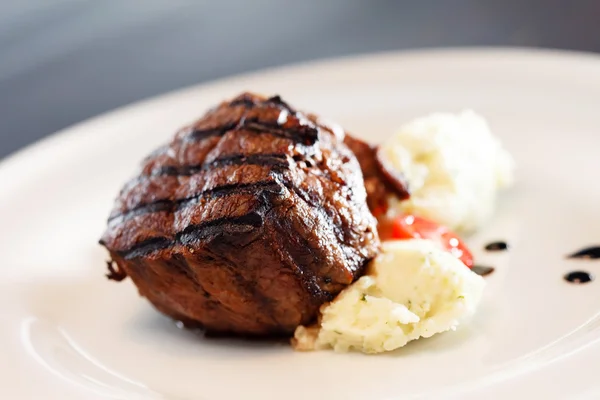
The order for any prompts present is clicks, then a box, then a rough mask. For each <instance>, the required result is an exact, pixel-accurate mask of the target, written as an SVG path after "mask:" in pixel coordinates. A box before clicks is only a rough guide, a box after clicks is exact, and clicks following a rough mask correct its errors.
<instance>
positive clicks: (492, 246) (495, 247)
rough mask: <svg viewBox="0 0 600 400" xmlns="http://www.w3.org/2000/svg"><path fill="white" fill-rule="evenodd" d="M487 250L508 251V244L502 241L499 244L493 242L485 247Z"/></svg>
mask: <svg viewBox="0 0 600 400" xmlns="http://www.w3.org/2000/svg"><path fill="white" fill-rule="evenodd" d="M485 250H486V251H504V250H508V243H506V242H502V241H498V242H491V243H488V244H486V245H485Z"/></svg>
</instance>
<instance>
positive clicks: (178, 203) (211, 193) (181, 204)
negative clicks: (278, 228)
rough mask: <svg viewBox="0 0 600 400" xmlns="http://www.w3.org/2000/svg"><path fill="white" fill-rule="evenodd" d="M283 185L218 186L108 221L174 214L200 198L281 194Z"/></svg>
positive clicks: (153, 203)
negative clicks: (251, 193) (267, 193)
mask: <svg viewBox="0 0 600 400" xmlns="http://www.w3.org/2000/svg"><path fill="white" fill-rule="evenodd" d="M282 190H283V189H282V187H281V184H280V183H279V182H277V181H275V180H267V181H258V182H251V183H232V184H228V185H221V186H217V187H215V188H212V189H208V190H203V191H201V192H198V193H196V194H194V195H193V196H189V197H185V198H183V199H178V200H170V199H164V200H157V201H154V202H152V203H146V204H141V205H139V206H137V207H135V208H132V209H131V210H128V211H126V212H124V213H120V214H116V215H113V216H111V217H110V218H109V219H108V222H109V224H115V223H123V222H125V221H128V220H130V219H131V218H134V217H137V216H140V215H144V214H150V213H155V212H160V211H170V212H174V211H176V210H180V209H183V208H185V207H188V206H190V205H192V204H196V203H197V201H198V200H199V199H200V198H207V197H208V198H214V197H225V196H230V195H234V194H238V193H240V192H253V191H269V192H274V193H277V194H280V193H281V191H282Z"/></svg>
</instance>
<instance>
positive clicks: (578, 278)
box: [564, 271, 594, 284]
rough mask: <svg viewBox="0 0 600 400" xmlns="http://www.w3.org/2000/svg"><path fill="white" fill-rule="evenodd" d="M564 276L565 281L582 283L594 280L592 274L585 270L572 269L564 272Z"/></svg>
mask: <svg viewBox="0 0 600 400" xmlns="http://www.w3.org/2000/svg"><path fill="white" fill-rule="evenodd" d="M564 278H565V280H566V281H567V282H570V283H577V284H582V283H588V282H590V281H592V280H594V275H592V274H590V273H589V272H585V271H573V272H569V273H568V274H566V275H565V276H564Z"/></svg>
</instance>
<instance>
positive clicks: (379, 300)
mask: <svg viewBox="0 0 600 400" xmlns="http://www.w3.org/2000/svg"><path fill="white" fill-rule="evenodd" d="M484 286H485V281H484V280H483V278H481V277H480V276H478V275H476V274H475V273H473V272H472V271H471V270H469V269H468V268H467V267H465V265H464V264H463V263H462V262H460V261H459V260H458V259H457V258H455V257H454V256H453V255H451V254H450V253H448V252H445V251H443V250H440V249H439V248H438V247H436V246H435V245H434V244H433V243H432V242H430V241H427V240H420V239H414V240H401V241H389V242H384V243H383V251H382V253H381V254H380V255H379V256H378V257H377V258H376V259H375V260H374V261H373V262H372V263H371V265H370V266H369V270H368V271H367V274H366V275H365V276H363V277H361V278H360V279H359V280H358V281H356V282H355V283H354V284H352V285H350V286H349V287H347V288H346V289H345V290H343V291H342V292H341V293H340V294H339V295H338V296H337V297H336V299H335V300H334V301H332V302H331V303H329V304H326V305H324V306H323V307H322V308H321V313H322V319H321V325H320V328H319V327H308V328H307V327H304V326H300V327H298V328H297V329H296V332H295V335H294V340H293V344H294V347H295V348H296V349H297V350H317V349H325V348H333V349H334V350H335V351H348V350H350V349H355V350H359V351H362V352H365V353H380V352H384V351H390V350H394V349H397V348H399V347H402V346H404V345H405V344H406V343H408V342H409V341H411V340H415V339H418V338H420V337H425V338H427V337H431V336H433V335H435V334H436V333H440V332H444V331H448V330H454V329H456V327H457V326H458V325H459V323H460V321H461V320H463V319H465V318H467V317H469V316H471V315H472V314H473V313H474V312H475V309H476V307H477V304H478V303H479V300H480V298H481V295H482V292H483V288H484Z"/></svg>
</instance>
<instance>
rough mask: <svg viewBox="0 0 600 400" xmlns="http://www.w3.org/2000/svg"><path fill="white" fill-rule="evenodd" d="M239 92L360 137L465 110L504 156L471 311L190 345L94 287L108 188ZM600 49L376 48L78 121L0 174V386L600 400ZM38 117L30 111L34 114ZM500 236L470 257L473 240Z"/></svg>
mask: <svg viewBox="0 0 600 400" xmlns="http://www.w3.org/2000/svg"><path fill="white" fill-rule="evenodd" d="M242 90H253V91H259V92H264V93H267V94H274V93H279V94H281V95H283V96H284V98H285V99H287V100H288V101H289V102H291V103H292V104H294V105H296V106H297V107H299V108H304V109H307V110H312V111H316V112H318V113H320V114H321V115H324V116H328V117H331V118H333V119H335V120H337V121H339V122H341V123H342V125H343V126H345V127H346V128H347V129H348V130H350V131H352V132H354V133H356V134H357V135H359V136H362V137H364V138H367V139H370V140H371V141H378V140H381V139H382V138H383V137H385V136H386V135H388V134H389V133H390V132H392V131H393V130H394V128H396V127H397V126H398V125H400V124H401V123H402V122H404V121H406V120H408V119H409V118H412V117H415V116H418V115H422V114H425V113H428V112H432V111H442V110H447V111H458V110H460V109H461V108H463V107H472V108H474V109H475V110H477V111H479V112H480V113H482V114H483V115H484V116H486V117H488V118H489V121H490V123H491V125H492V127H493V130H494V131H495V132H496V133H497V135H498V136H500V137H501V138H502V139H503V141H504V143H505V144H506V146H507V147H508V148H509V150H510V151H511V152H512V153H513V154H514V156H515V158H516V160H517V162H518V166H519V170H518V179H519V181H518V184H517V185H516V187H515V188H514V189H513V190H512V191H511V192H510V193H509V194H507V195H505V196H504V197H503V199H502V202H501V205H500V207H499V209H498V212H497V214H496V217H495V218H494V220H493V221H491V222H490V224H489V225H487V226H486V228H485V229H483V230H482V231H481V232H479V233H478V234H477V235H475V236H474V237H473V238H471V240H470V242H471V245H472V246H473V248H474V250H475V251H476V253H478V255H479V256H480V261H481V262H482V263H489V264H493V265H494V266H496V267H497V271H496V272H495V273H494V274H493V275H491V276H490V277H489V278H488V281H489V285H488V289H489V290H487V292H486V297H485V299H484V302H483V304H482V306H481V308H480V312H479V313H478V315H477V317H476V319H475V320H474V321H473V323H472V324H470V325H468V326H464V327H462V328H461V329H459V330H458V331H457V332H455V333H447V334H442V335H439V336H437V337H434V338H432V339H427V340H421V341H418V342H416V343H413V344H410V345H409V346H407V347H406V348H404V349H401V350H399V351H396V352H394V353H392V354H385V355H380V356H365V355H362V354H354V353H353V354H334V353H332V352H316V353H294V352H293V351H292V350H291V349H290V348H289V347H288V346H286V345H283V344H256V343H246V342H241V341H230V340H207V339H203V338H201V337H198V336H196V335H194V334H193V333H191V332H188V331H184V330H180V329H177V328H176V327H175V325H174V324H173V323H172V322H171V321H170V320H168V319H167V318H164V317H162V316H160V315H159V314H158V313H157V312H155V311H154V310H153V309H152V308H151V307H150V306H149V305H148V304H147V303H146V302H145V301H144V300H142V299H141V298H139V297H138V295H137V293H136V291H135V289H134V287H133V285H132V284H131V282H129V281H126V282H123V283H121V284H116V283H113V282H109V281H107V280H106V279H105V278H104V277H103V275H104V273H105V264H104V261H105V259H106V254H105V252H104V251H103V249H101V248H100V247H99V246H98V245H97V240H98V238H99V236H100V235H101V233H102V231H103V229H104V224H105V219H106V217H107V213H108V211H109V209H110V207H111V203H112V200H113V198H114V196H115V195H116V193H117V191H118V189H119V187H120V185H121V184H122V183H123V182H124V181H125V180H126V179H127V178H128V177H129V176H131V175H132V174H133V172H134V170H135V168H136V166H137V164H138V162H139V160H140V159H141V158H142V157H143V156H144V155H145V154H147V153H148V152H150V151H151V150H152V149H153V148H155V147H156V146H158V145H159V144H161V143H163V142H165V141H166V140H167V139H169V137H170V136H171V135H172V133H173V132H174V131H175V129H176V128H178V127H179V126H181V125H183V124H185V123H187V122H189V121H191V120H193V119H195V118H196V117H198V116H199V115H201V114H202V113H203V111H204V110H205V109H207V108H208V107H209V106H211V105H213V104H214V103H215V102H218V101H220V100H222V99H223V98H227V97H231V96H233V95H235V94H237V93H238V92H240V91H242ZM599 110H600V58H598V57H595V56H590V55H581V54H570V53H559V52H547V51H531V50H528V51H523V50H461V51H435V52H416V53H406V54H384V55H377V56H364V57H358V58H348V59H341V60H336V61H330V62H325V63H313V64H305V65H301V66H297V67H288V68H283V69H275V70H269V71H266V72H262V73H258V74H251V75H245V76H242V77H238V78H233V79H228V80H224V81H221V82H216V83H213V84H209V85H203V86H199V87H194V88H191V89H187V90H184V91H180V92H177V93H174V94H170V95H166V96H163V97H160V98H158V99H154V100H150V101H147V102H144V103H141V104H137V105H134V106H131V107H127V108H125V109H122V110H119V111H116V112H113V113H110V114H108V115H105V116H102V117H99V118H96V119H93V120H91V121H89V122H86V123H84V124H81V125H78V126H75V127H73V128H71V129H68V130H67V131H65V132H62V133H60V134H58V135H56V136H54V137H52V138H50V139H48V140H45V141H43V142H41V143H39V144H37V145H35V146H32V147H30V148H28V149H26V150H25V151H23V152H21V153H19V154H17V155H15V156H13V157H11V158H9V159H8V160H6V161H4V162H3V163H2V164H1V167H0V182H2V191H1V193H0V221H2V225H1V227H0V235H1V237H2V240H1V242H0V243H1V246H2V247H1V248H2V269H1V274H2V275H1V276H2V279H1V280H0V307H1V308H2V309H1V313H0V318H1V320H0V321H1V323H2V325H1V326H2V330H1V331H0V354H2V360H3V361H2V363H0V398H7V399H8V398H10V399H21V398H35V399H41V398H46V399H47V398H51V399H81V398H86V399H87V398H115V399H125V398H127V399H132V398H160V399H163V398H164V399H239V398H246V399H280V398H286V399H302V398H311V399H320V398H327V399H332V398H345V399H391V398H411V396H413V397H432V398H446V397H450V396H451V395H456V396H458V397H460V398H471V396H472V398H481V396H484V398H488V399H489V398H498V399H502V398H506V396H508V394H513V395H514V394H515V393H516V394H521V395H524V394H525V393H530V394H533V393H535V394H536V395H537V396H538V397H540V398H565V397H569V398H582V399H583V398H600V384H599V383H598V380H597V379H596V378H597V370H598V368H599V367H600V343H597V342H598V340H599V339H600V330H599V327H600V318H599V316H598V312H599V311H600V287H599V285H600V282H591V283H589V284H587V285H572V284H568V283H566V282H565V281H563V279H562V276H563V274H564V273H566V272H568V271H570V270H573V269H584V270H589V271H590V272H596V273H598V272H600V261H598V262H593V261H582V260H580V261H576V260H567V259H566V258H565V255H566V254H568V253H570V252H572V251H574V250H578V249H579V248H581V247H582V246H584V245H588V244H594V243H596V244H600V213H599V212H598V204H600V184H598V177H597V174H598V171H600V157H599V154H598V152H599V150H600V123H599V118H598V112H599ZM34 117H35V116H33V118H34ZM494 239H505V240H507V241H508V242H510V244H512V246H513V247H512V249H511V250H510V252H508V253H503V254H483V252H482V251H481V246H482V244H483V243H485V242H486V241H488V240H494Z"/></svg>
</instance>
